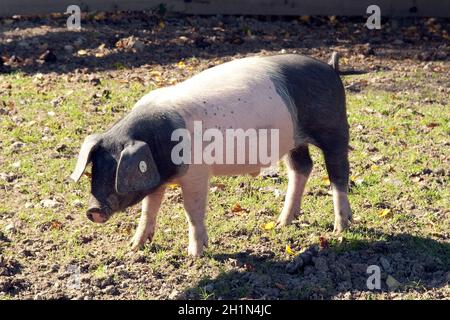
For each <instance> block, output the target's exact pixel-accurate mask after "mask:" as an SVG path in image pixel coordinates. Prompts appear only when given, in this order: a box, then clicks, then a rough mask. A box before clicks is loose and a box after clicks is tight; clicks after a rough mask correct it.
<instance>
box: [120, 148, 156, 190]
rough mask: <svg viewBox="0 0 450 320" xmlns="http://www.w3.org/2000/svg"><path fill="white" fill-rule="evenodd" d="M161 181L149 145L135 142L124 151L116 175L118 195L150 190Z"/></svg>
mask: <svg viewBox="0 0 450 320" xmlns="http://www.w3.org/2000/svg"><path fill="white" fill-rule="evenodd" d="M159 181H160V176H159V172H158V168H157V167H156V164H155V160H153V156H152V152H151V151H150V148H149V146H148V144H147V143H145V142H143V141H134V142H133V143H132V144H130V145H128V146H126V147H125V149H123V151H122V153H121V154H120V160H119V164H118V166H117V173H116V191H117V193H120V194H123V193H127V192H137V191H145V190H150V189H151V188H154V187H156V186H157V185H158V184H159Z"/></svg>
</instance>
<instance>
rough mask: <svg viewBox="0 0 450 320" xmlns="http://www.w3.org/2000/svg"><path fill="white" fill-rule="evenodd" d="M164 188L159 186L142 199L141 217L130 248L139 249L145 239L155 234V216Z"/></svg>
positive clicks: (150, 239) (149, 238) (150, 238)
mask: <svg viewBox="0 0 450 320" xmlns="http://www.w3.org/2000/svg"><path fill="white" fill-rule="evenodd" d="M165 189H166V188H165V186H161V187H159V188H158V189H156V190H155V191H154V192H152V193H151V194H149V195H147V196H146V197H145V198H144V200H142V213H141V218H140V219H139V225H138V227H137V229H136V232H135V234H134V236H133V238H132V239H131V242H130V245H131V250H133V251H136V250H139V249H141V248H142V247H143V246H144V244H145V242H146V241H147V240H149V241H152V238H153V235H154V234H155V226H156V216H157V213H158V210H159V207H160V206H161V202H162V199H163V197H164V191H165Z"/></svg>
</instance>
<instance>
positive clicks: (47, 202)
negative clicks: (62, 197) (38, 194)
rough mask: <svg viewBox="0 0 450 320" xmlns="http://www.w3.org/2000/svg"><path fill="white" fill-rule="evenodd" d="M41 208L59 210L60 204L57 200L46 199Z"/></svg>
mask: <svg viewBox="0 0 450 320" xmlns="http://www.w3.org/2000/svg"><path fill="white" fill-rule="evenodd" d="M40 205H41V207H43V208H51V209H54V208H57V207H58V206H59V202H58V201H56V200H55V199H44V200H42V201H41V202H40Z"/></svg>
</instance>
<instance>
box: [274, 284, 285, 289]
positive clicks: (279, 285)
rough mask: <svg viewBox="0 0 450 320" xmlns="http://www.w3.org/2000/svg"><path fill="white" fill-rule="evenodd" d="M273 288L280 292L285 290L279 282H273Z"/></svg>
mask: <svg viewBox="0 0 450 320" xmlns="http://www.w3.org/2000/svg"><path fill="white" fill-rule="evenodd" d="M275 287H277V288H278V289H280V290H286V287H285V286H284V285H282V284H281V283H279V282H275Z"/></svg>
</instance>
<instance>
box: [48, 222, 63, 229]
mask: <svg viewBox="0 0 450 320" xmlns="http://www.w3.org/2000/svg"><path fill="white" fill-rule="evenodd" d="M50 223H51V225H50V228H51V229H53V230H61V229H62V225H63V224H62V222H61V221H58V220H52V221H51V222H50Z"/></svg>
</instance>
